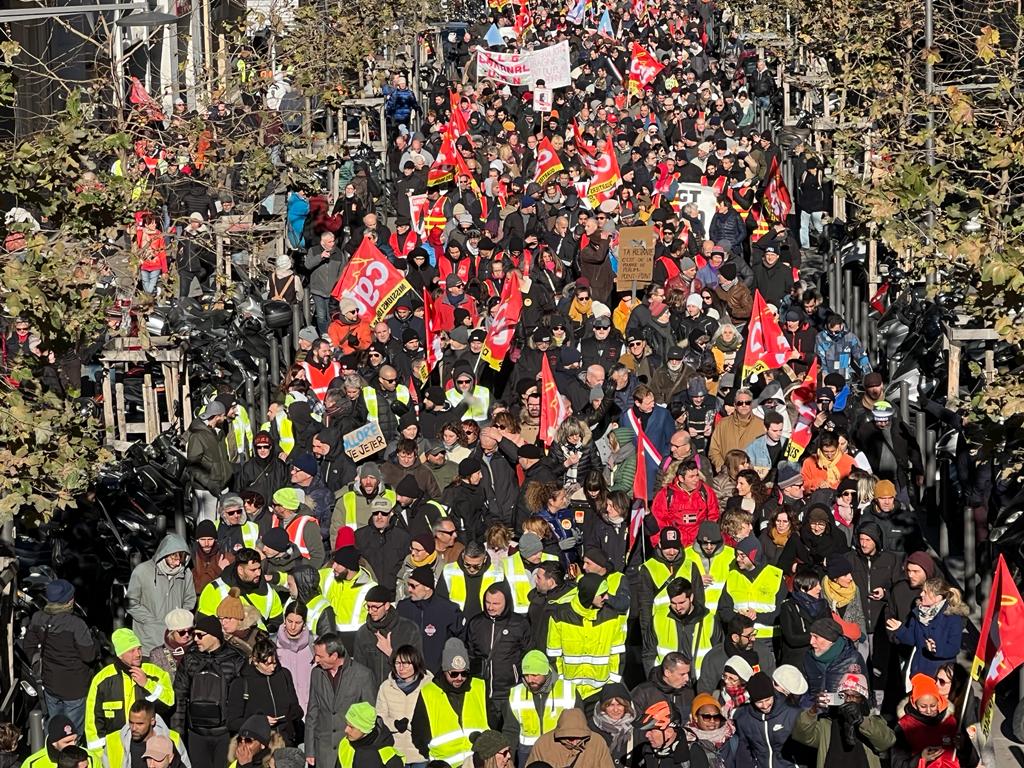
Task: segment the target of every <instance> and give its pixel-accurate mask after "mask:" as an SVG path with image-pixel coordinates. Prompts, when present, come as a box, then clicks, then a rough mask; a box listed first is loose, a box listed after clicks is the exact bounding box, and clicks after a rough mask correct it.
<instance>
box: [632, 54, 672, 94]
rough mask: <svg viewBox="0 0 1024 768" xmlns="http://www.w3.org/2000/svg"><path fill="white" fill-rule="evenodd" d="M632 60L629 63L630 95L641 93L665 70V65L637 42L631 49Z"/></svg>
mask: <svg viewBox="0 0 1024 768" xmlns="http://www.w3.org/2000/svg"><path fill="white" fill-rule="evenodd" d="M631 53H632V60H631V61H630V63H629V94H630V96H632V95H633V94H636V93H640V91H642V90H643V89H644V88H646V87H647V86H648V85H650V84H651V83H653V82H654V78H656V77H657V76H658V73H659V72H661V70H662V69H664V68H665V65H664V64H662V63H661V62H660V61H658V60H657V59H656V58H654V56H653V55H652V54H651V52H650V51H648V50H647V49H646V48H644V47H643V46H642V45H640V44H639V43H637V42H634V43H633V44H632V47H631Z"/></svg>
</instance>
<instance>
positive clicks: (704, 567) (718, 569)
mask: <svg viewBox="0 0 1024 768" xmlns="http://www.w3.org/2000/svg"><path fill="white" fill-rule="evenodd" d="M685 559H686V562H687V563H689V564H690V570H689V572H687V571H686V570H685V569H684V570H683V573H682V575H683V576H686V577H687V578H688V579H689V580H690V582H691V583H692V584H693V588H694V591H695V593H696V594H697V595H701V593H703V602H704V605H705V606H706V607H707V609H708V611H710V612H711V614H712V615H715V614H717V613H718V601H719V600H721V599H722V590H723V589H725V580H726V579H727V578H728V577H729V572H730V571H731V570H732V564H733V562H734V561H735V560H736V550H734V549H733V548H732V547H730V546H727V545H726V544H725V542H724V540H723V537H722V529H721V527H720V526H719V525H718V523H716V522H713V521H711V520H705V521H704V522H703V523H701V524H700V527H699V528H698V529H697V538H696V540H695V541H694V542H693V544H691V545H690V546H688V547H687V548H686V555H685Z"/></svg>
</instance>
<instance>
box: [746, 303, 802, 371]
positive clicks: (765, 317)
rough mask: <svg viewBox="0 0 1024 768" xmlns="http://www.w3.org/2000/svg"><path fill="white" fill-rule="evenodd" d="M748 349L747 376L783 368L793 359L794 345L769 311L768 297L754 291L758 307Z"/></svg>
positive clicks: (752, 317) (751, 315) (749, 333)
mask: <svg viewBox="0 0 1024 768" xmlns="http://www.w3.org/2000/svg"><path fill="white" fill-rule="evenodd" d="M747 329H748V333H747V351H746V353H745V354H744V355H743V377H742V378H743V379H744V380H746V379H747V377H748V376H753V375H755V374H761V373H764V372H765V371H772V370H775V369H776V368H781V367H782V366H784V365H785V364H786V362H787V361H788V360H789V353H790V346H789V342H788V341H786V337H785V336H784V335H783V333H782V329H781V328H780V327H779V321H778V320H777V319H776V318H775V316H774V315H773V314H772V313H771V312H769V311H768V307H767V305H766V304H765V301H764V296H762V295H761V292H760V291H759V290H757V289H755V290H754V308H753V310H752V311H751V313H750V324H749V325H748V326H747Z"/></svg>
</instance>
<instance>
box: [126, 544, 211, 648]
mask: <svg viewBox="0 0 1024 768" xmlns="http://www.w3.org/2000/svg"><path fill="white" fill-rule="evenodd" d="M190 550H191V548H190V547H189V546H188V544H186V543H185V540H184V539H183V538H181V536H179V535H178V534H176V533H168V534H167V535H166V536H164V538H163V540H162V541H161V542H160V546H158V547H157V549H156V554H155V555H153V557H152V559H150V560H146V561H145V562H144V563H140V564H139V565H138V566H137V567H136V568H135V570H134V571H132V576H131V579H130V580H129V582H128V613H129V614H131V617H132V628H133V629H134V630H135V634H137V635H138V636H139V640H140V641H141V642H142V652H143V653H146V654H148V653H149V652H150V651H152V650H153V649H154V648H159V647H160V646H161V645H163V644H164V630H165V628H166V626H165V624H164V618H165V617H166V616H167V614H168V613H169V612H170V611H173V610H174V609H176V608H184V609H185V610H188V611H191V610H192V609H193V608H195V606H196V588H195V585H194V584H193V582H192V574H190V573H189V572H188V567H187V566H188V561H189V551H190ZM175 552H181V553H183V556H182V559H181V563H180V564H179V565H178V566H177V567H176V568H171V567H170V566H169V565H168V564H167V562H166V558H167V557H168V556H169V555H172V554H174V553H175Z"/></svg>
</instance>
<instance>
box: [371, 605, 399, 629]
mask: <svg viewBox="0 0 1024 768" xmlns="http://www.w3.org/2000/svg"><path fill="white" fill-rule="evenodd" d="M397 621H398V611H396V610H395V609H394V608H389V609H388V611H387V612H386V613H385V614H384V616H383V618H381V620H380V621H374V620H373V619H371V618H370V617H369V616H367V617H366V626H367V627H368V628H369V629H370V631H371V632H373V633H374V634H376V633H378V632H379V633H380V634H382V635H386V634H388V633H390V632H391V628H392V627H393V626H395V623H396V622H397Z"/></svg>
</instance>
